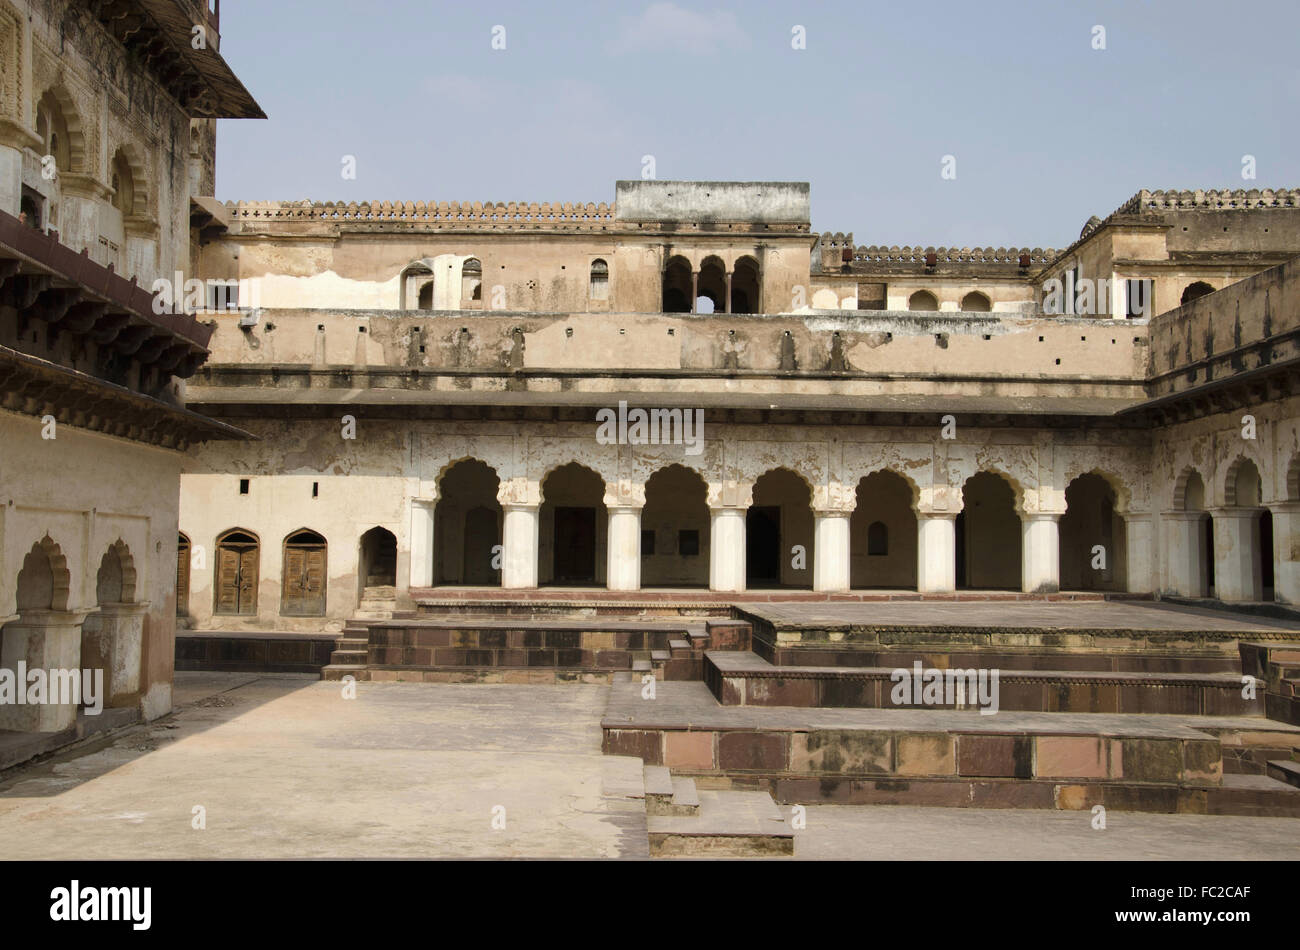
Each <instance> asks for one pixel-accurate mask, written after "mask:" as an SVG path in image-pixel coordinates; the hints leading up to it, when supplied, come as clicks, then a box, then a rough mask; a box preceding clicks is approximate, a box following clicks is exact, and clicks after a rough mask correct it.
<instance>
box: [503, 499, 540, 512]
mask: <svg viewBox="0 0 1300 950" xmlns="http://www.w3.org/2000/svg"><path fill="white" fill-rule="evenodd" d="M500 504H501V510H502V511H537V510H538V509H540V508H541V507H542V505H541V502H536V501H503V502H501V503H500Z"/></svg>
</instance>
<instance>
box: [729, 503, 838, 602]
mask: <svg viewBox="0 0 1300 950" xmlns="http://www.w3.org/2000/svg"><path fill="white" fill-rule="evenodd" d="M746 511H747V509H745V508H711V509H709V516H710V522H709V523H710V527H709V589H710V590H720V591H731V592H733V593H738V592H740V591H743V590H744V589H745V513H746ZM815 553H816V552H814V554H815Z"/></svg>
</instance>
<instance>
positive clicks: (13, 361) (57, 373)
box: [0, 346, 256, 452]
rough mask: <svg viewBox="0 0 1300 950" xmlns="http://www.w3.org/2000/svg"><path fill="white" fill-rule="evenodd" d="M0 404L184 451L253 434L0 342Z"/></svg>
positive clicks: (119, 436) (36, 415)
mask: <svg viewBox="0 0 1300 950" xmlns="http://www.w3.org/2000/svg"><path fill="white" fill-rule="evenodd" d="M0 408H3V409H7V410H9V411H10V412H18V413H22V414H24V415H28V416H35V417H37V418H41V417H44V416H47V415H48V416H53V417H54V419H55V421H56V422H57V423H58V424H59V425H68V426H72V427H74V428H77V429H87V430H90V431H93V432H102V433H104V434H106V435H111V436H116V437H118V438H122V439H130V440H132V441H134V442H143V443H146V444H149V445H156V446H160V447H161V448H165V449H175V450H177V451H181V452H183V451H185V449H187V448H188V447H189V446H190V445H193V444H194V443H196V442H207V441H214V440H244V439H255V438H256V437H255V436H253V435H251V434H250V433H248V432H245V431H244V430H243V429H239V428H236V427H235V426H232V425H227V424H226V423H224V422H218V421H216V420H215V419H209V418H207V417H206V416H201V415H199V414H198V413H196V412H191V411H190V410H188V409H181V408H178V407H176V406H171V405H168V404H167V403H165V402H162V401H161V400H158V399H154V398H153V397H152V396H145V395H143V394H142V393H138V392H135V391H134V390H131V389H127V388H126V387H124V386H118V385H116V384H114V383H110V382H108V381H107V380H103V379H100V378H99V377H97V376H91V375H90V374H88V373H83V372H80V371H79V370H75V369H70V368H68V367H66V366H60V365H59V364H58V363H52V362H50V361H49V360H43V359H41V358H39V357H36V356H29V355H28V354H26V353H20V352H18V351H17V350H14V349H10V348H9V347H7V346H0Z"/></svg>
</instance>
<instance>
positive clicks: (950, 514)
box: [916, 509, 961, 521]
mask: <svg viewBox="0 0 1300 950" xmlns="http://www.w3.org/2000/svg"><path fill="white" fill-rule="evenodd" d="M959 514H961V512H960V511H926V510H924V509H921V510H918V511H917V512H916V520H917V521H956V520H957V516H958V515H959Z"/></svg>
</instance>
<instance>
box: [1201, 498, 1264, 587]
mask: <svg viewBox="0 0 1300 950" xmlns="http://www.w3.org/2000/svg"><path fill="white" fill-rule="evenodd" d="M1210 514H1211V515H1212V516H1213V517H1214V596H1215V597H1216V598H1217V599H1219V600H1224V601H1237V600H1262V599H1263V597H1264V583H1263V575H1262V573H1261V571H1260V565H1259V554H1258V552H1259V509H1258V508H1235V507H1234V508H1216V509H1213V510H1212V511H1211V512H1210Z"/></svg>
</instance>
